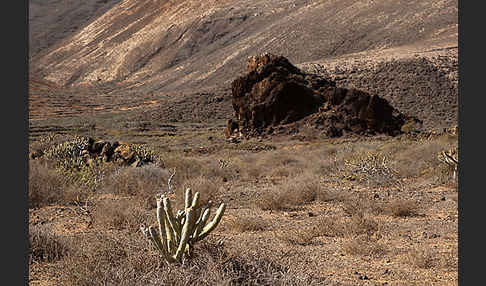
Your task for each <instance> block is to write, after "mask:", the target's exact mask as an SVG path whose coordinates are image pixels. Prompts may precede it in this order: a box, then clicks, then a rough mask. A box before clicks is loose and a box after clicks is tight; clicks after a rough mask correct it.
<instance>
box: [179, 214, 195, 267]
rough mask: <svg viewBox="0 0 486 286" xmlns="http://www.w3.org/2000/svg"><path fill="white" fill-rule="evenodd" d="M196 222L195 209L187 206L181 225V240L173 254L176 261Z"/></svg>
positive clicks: (184, 247)
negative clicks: (184, 218) (182, 224)
mask: <svg viewBox="0 0 486 286" xmlns="http://www.w3.org/2000/svg"><path fill="white" fill-rule="evenodd" d="M195 222H196V216H195V210H194V209H193V208H189V209H187V211H186V220H185V223H184V226H183V227H182V233H181V240H180V242H179V247H178V248H177V252H176V254H175V255H174V259H176V260H177V261H179V262H180V261H181V258H182V254H183V252H184V251H185V250H186V244H187V242H188V241H189V238H190V236H191V234H192V231H193V230H194V224H195Z"/></svg>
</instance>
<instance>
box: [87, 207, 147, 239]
mask: <svg viewBox="0 0 486 286" xmlns="http://www.w3.org/2000/svg"><path fill="white" fill-rule="evenodd" d="M154 200H155V199H154ZM141 204H142V203H141V202H139V201H133V200H127V199H120V200H110V199H107V200H101V201H98V202H97V203H96V208H95V210H94V212H93V222H94V225H95V226H98V227H100V228H107V227H108V228H113V229H116V230H123V229H128V230H130V231H133V232H136V231H137V230H138V229H139V227H140V225H141V224H148V222H150V221H151V219H153V214H149V213H148V212H147V211H146V210H145V209H144V207H143V206H142V205H141Z"/></svg>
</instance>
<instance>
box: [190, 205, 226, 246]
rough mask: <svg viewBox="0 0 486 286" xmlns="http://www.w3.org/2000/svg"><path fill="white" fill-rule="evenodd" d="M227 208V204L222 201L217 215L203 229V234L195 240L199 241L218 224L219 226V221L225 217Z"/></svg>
mask: <svg viewBox="0 0 486 286" xmlns="http://www.w3.org/2000/svg"><path fill="white" fill-rule="evenodd" d="M225 209H226V205H225V204H224V203H222V204H221V205H220V206H219V208H218V210H217V211H216V215H215V216H214V218H213V219H212V220H211V222H209V223H208V224H207V225H206V226H205V227H204V228H203V230H202V231H201V234H199V236H198V237H197V238H195V240H194V242H197V241H199V240H201V239H203V238H205V237H206V236H207V235H208V234H209V233H210V232H211V231H212V230H213V229H214V228H216V226H218V224H219V222H220V221H221V218H222V217H223V214H224V210H225Z"/></svg>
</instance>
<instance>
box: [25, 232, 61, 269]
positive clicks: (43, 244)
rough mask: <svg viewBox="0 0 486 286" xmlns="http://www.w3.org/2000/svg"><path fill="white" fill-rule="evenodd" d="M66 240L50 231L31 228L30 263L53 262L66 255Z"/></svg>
mask: <svg viewBox="0 0 486 286" xmlns="http://www.w3.org/2000/svg"><path fill="white" fill-rule="evenodd" d="M68 251H69V250H68V247H67V243H66V240H65V239H64V238H62V237H60V236H58V235H56V234H55V233H54V232H52V231H51V230H50V229H48V228H46V227H41V226H33V227H30V229H29V260H30V263H32V262H54V261H57V260H60V259H62V258H63V257H64V256H65V255H66V254H67V253H68Z"/></svg>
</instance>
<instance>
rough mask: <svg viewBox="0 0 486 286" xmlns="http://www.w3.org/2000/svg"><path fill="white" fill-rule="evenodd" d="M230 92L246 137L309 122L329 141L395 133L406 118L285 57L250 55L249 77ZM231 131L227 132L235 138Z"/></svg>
mask: <svg viewBox="0 0 486 286" xmlns="http://www.w3.org/2000/svg"><path fill="white" fill-rule="evenodd" d="M231 88H232V95H233V102H232V103H233V109H234V111H235V119H233V122H236V123H237V125H238V128H237V129H238V130H239V132H241V133H242V134H244V135H256V134H262V133H270V132H272V131H273V130H274V128H273V127H276V126H279V125H280V126H282V125H289V124H291V123H295V122H305V123H306V125H311V126H314V127H316V128H317V129H321V130H324V132H325V133H326V134H328V135H329V136H331V137H335V136H341V135H342V134H344V133H346V132H352V133H358V134H364V133H371V134H374V133H386V134H389V135H396V134H398V133H400V128H401V126H402V125H403V124H404V123H405V121H406V120H407V116H405V115H403V114H401V113H400V112H398V111H397V110H395V109H394V108H393V107H392V106H391V105H390V104H389V103H388V102H387V101H386V100H385V99H383V98H380V97H378V96H375V95H370V94H368V93H366V92H364V91H360V90H355V89H345V88H339V87H336V85H335V83H334V82H332V81H328V80H326V79H325V78H323V77H320V76H318V75H314V74H306V73H304V72H302V71H301V70H299V69H298V68H297V67H295V66H294V65H292V64H291V63H290V62H289V61H288V60H287V59H286V58H285V57H283V56H276V55H272V54H265V55H261V56H255V57H250V58H249V59H248V73H247V74H246V75H243V76H241V77H238V78H237V79H235V80H234V81H233V83H232V85H231ZM232 129H236V128H232ZM231 131H233V130H227V131H226V134H227V135H228V134H229V135H230V136H231V135H232V134H231V133H232V132H231Z"/></svg>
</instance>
